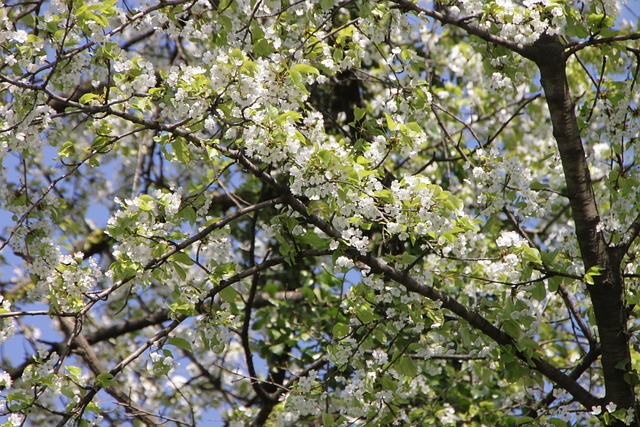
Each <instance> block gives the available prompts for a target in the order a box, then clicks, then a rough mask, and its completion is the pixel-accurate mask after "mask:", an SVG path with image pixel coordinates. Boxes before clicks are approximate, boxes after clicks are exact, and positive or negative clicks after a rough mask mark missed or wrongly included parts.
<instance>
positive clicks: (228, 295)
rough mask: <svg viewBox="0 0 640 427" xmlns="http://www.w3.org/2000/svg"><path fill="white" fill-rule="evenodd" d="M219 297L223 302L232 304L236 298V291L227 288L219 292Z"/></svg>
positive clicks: (231, 287)
mask: <svg viewBox="0 0 640 427" xmlns="http://www.w3.org/2000/svg"><path fill="white" fill-rule="evenodd" d="M219 295H220V298H222V299H223V300H224V301H226V302H228V303H233V302H235V301H236V298H237V296H238V291H236V290H235V289H234V288H233V286H227V287H226V288H224V289H223V290H221V291H220V293H219Z"/></svg>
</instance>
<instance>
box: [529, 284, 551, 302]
mask: <svg viewBox="0 0 640 427" xmlns="http://www.w3.org/2000/svg"><path fill="white" fill-rule="evenodd" d="M531 294H532V295H533V297H534V298H535V299H536V301H542V300H543V299H544V298H545V297H546V296H547V290H546V289H545V287H544V283H543V282H536V283H534V285H533V290H532V291H531Z"/></svg>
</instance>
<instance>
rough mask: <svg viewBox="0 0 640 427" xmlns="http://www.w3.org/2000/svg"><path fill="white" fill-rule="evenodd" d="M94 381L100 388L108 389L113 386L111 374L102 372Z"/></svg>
mask: <svg viewBox="0 0 640 427" xmlns="http://www.w3.org/2000/svg"><path fill="white" fill-rule="evenodd" d="M96 381H97V382H98V384H99V385H100V387H101V388H107V387H110V386H111V385H112V384H113V382H114V381H113V374H111V373H109V372H103V373H101V374H99V375H98V376H97V377H96Z"/></svg>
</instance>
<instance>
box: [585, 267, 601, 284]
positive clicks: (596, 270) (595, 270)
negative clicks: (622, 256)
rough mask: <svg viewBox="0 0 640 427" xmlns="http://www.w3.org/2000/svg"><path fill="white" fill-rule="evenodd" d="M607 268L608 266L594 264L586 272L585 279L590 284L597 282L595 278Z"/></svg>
mask: <svg viewBox="0 0 640 427" xmlns="http://www.w3.org/2000/svg"><path fill="white" fill-rule="evenodd" d="M605 270H606V268H604V267H599V266H597V265H594V266H593V267H591V268H589V270H588V271H587V272H586V273H585V275H584V281H585V282H586V283H587V284H589V285H593V284H595V282H594V280H593V278H594V277H598V276H601V275H602V272H603V271H605Z"/></svg>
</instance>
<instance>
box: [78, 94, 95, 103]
mask: <svg viewBox="0 0 640 427" xmlns="http://www.w3.org/2000/svg"><path fill="white" fill-rule="evenodd" d="M94 99H100V95H98V94H97V93H93V92H89V93H85V94H84V95H82V96H81V97H80V99H78V102H79V103H80V104H85V105H87V104H89V103H91V101H93V100H94Z"/></svg>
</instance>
